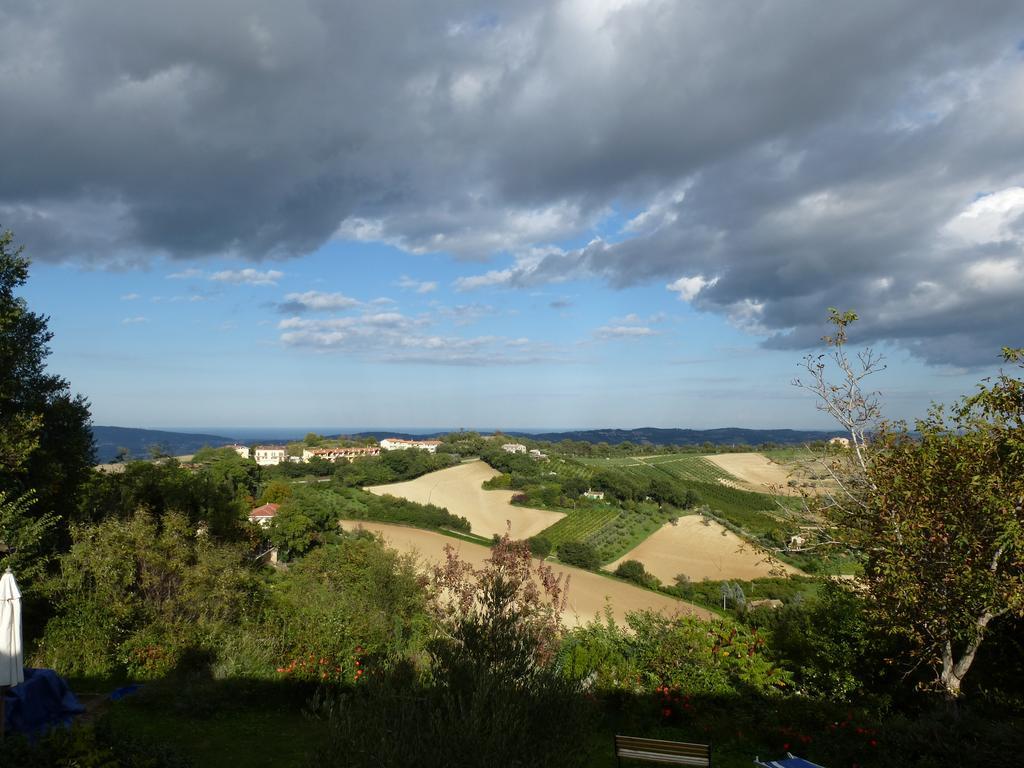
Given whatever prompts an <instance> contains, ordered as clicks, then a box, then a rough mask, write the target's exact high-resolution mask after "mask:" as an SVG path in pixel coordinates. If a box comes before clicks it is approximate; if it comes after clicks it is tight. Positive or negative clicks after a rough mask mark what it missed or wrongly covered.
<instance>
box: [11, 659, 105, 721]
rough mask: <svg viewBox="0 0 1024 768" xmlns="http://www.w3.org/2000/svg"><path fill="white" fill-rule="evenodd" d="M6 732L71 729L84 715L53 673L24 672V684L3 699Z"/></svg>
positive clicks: (50, 670) (42, 670)
mask: <svg viewBox="0 0 1024 768" xmlns="http://www.w3.org/2000/svg"><path fill="white" fill-rule="evenodd" d="M4 704H5V714H6V722H7V730H9V731H14V732H17V733H29V734H31V733H38V732H40V731H43V730H46V729H47V728H49V727H51V726H54V725H70V724H71V718H72V717H74V716H75V715H80V714H82V713H83V712H85V707H83V706H82V705H81V704H80V703H79V701H78V698H77V697H76V696H75V694H74V693H72V692H71V688H70V687H68V684H67V681H66V680H65V679H64V678H63V677H61V676H60V675H58V674H57V673H56V672H54V671H53V670H52V669H26V670H25V682H23V683H20V684H18V685H16V686H14V687H13V688H10V689H9V690H8V691H7V695H6V696H4Z"/></svg>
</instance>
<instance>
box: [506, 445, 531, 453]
mask: <svg viewBox="0 0 1024 768" xmlns="http://www.w3.org/2000/svg"><path fill="white" fill-rule="evenodd" d="M501 450H503V451H505V452H506V453H526V446H525V445H523V444H522V443H505V444H504V445H503V446H501Z"/></svg>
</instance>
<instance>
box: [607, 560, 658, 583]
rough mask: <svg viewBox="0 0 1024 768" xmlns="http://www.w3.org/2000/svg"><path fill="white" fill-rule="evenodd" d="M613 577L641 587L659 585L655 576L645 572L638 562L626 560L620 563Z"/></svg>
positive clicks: (641, 564) (642, 565)
mask: <svg viewBox="0 0 1024 768" xmlns="http://www.w3.org/2000/svg"><path fill="white" fill-rule="evenodd" d="M615 575H616V576H618V577H619V578H620V579H626V580H627V581H632V582H635V583H637V584H639V585H640V586H641V587H657V586H658V584H659V583H660V582H659V581H658V579H657V578H656V577H655V576H652V575H651V574H649V573H648V572H647V569H646V568H644V564H643V563H641V562H640V561H639V560H626V561H624V562H622V563H620V564H619V567H618V568H616V569H615Z"/></svg>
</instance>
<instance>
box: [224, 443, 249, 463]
mask: <svg viewBox="0 0 1024 768" xmlns="http://www.w3.org/2000/svg"><path fill="white" fill-rule="evenodd" d="M226 447H228V448H230V449H231V450H232V451H234V452H235V453H237V454H238V455H239V456H241V457H242V458H243V459H248V458H249V446H248V445H239V444H238V443H235V444H234V445H229V446H226Z"/></svg>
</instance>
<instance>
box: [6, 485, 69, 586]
mask: <svg viewBox="0 0 1024 768" xmlns="http://www.w3.org/2000/svg"><path fill="white" fill-rule="evenodd" d="M34 502H35V499H34V498H33V496H32V494H31V493H27V494H25V495H24V496H18V497H15V498H8V495H7V494H6V493H5V492H4V491H0V573H2V572H3V570H4V569H5V568H10V569H11V570H12V571H14V573H16V574H17V577H18V582H19V584H20V585H21V589H22V591H23V592H28V591H29V590H30V589H32V588H33V586H34V584H35V582H36V581H37V579H39V577H41V576H42V575H44V574H45V573H46V566H47V564H48V563H49V562H50V559H51V558H50V555H49V553H48V552H47V551H46V547H45V541H46V539H47V537H48V536H49V535H50V533H51V532H52V531H53V529H54V528H55V527H56V525H57V516H56V515H48V514H44V515H41V516H38V517H37V516H33V515H32V513H31V509H32V505H33V503H34Z"/></svg>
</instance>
